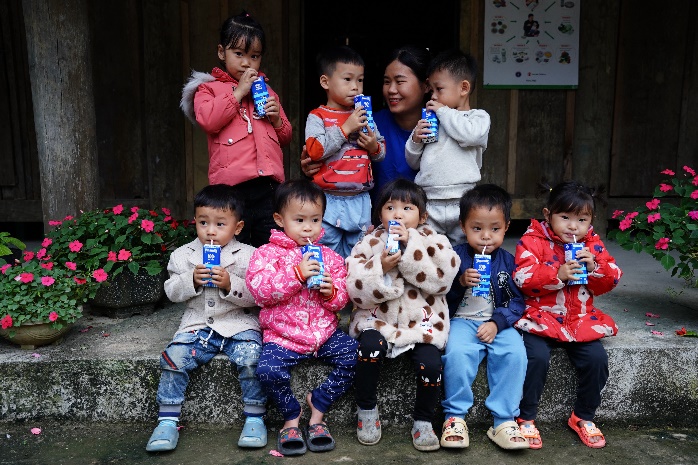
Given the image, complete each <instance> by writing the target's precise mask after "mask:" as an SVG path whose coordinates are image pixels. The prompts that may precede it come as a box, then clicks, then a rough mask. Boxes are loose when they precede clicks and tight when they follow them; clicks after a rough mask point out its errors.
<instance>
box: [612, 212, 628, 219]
mask: <svg viewBox="0 0 698 465" xmlns="http://www.w3.org/2000/svg"><path fill="white" fill-rule="evenodd" d="M623 213H625V212H624V211H623V210H616V211H614V212H613V216H612V217H611V218H613V219H614V220H615V219H616V218H618V217H619V216H620V215H622V214H623Z"/></svg>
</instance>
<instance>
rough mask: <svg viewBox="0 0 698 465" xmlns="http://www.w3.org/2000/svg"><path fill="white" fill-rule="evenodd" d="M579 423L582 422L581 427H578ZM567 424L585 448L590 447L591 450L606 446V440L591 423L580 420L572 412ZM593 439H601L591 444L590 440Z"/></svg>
mask: <svg viewBox="0 0 698 465" xmlns="http://www.w3.org/2000/svg"><path fill="white" fill-rule="evenodd" d="M580 421H582V422H584V423H582V426H579V422H580ZM567 424H568V425H569V427H570V428H572V429H573V430H574V432H575V433H577V435H578V436H579V439H581V440H582V442H583V443H584V445H585V446H587V447H591V448H592V449H601V448H602V447H604V446H605V445H606V438H605V437H604V435H603V433H602V432H601V430H600V429H598V428H597V427H596V425H595V424H594V422H593V421H589V420H582V419H581V418H579V417H578V416H577V415H575V414H574V412H572V415H571V416H570V419H569V420H567ZM593 437H600V438H601V439H600V440H598V441H597V442H591V441H590V439H591V438H593Z"/></svg>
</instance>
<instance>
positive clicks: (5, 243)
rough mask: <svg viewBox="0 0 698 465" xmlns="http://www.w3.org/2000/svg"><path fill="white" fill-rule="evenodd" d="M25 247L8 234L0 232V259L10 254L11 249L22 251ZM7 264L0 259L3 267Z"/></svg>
mask: <svg viewBox="0 0 698 465" xmlns="http://www.w3.org/2000/svg"><path fill="white" fill-rule="evenodd" d="M26 247H27V246H26V245H24V242H22V241H20V240H19V239H16V238H14V237H12V236H10V233H7V232H0V257H4V256H6V255H10V254H11V253H12V250H11V248H15V249H18V250H24V249H25V248H26ZM5 263H7V262H6V261H5V260H4V259H3V258H0V264H2V265H4V264H5Z"/></svg>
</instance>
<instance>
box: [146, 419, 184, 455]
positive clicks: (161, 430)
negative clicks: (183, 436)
mask: <svg viewBox="0 0 698 465" xmlns="http://www.w3.org/2000/svg"><path fill="white" fill-rule="evenodd" d="M178 440H179V431H177V422H175V421H172V420H162V421H160V423H159V424H158V426H157V427H156V428H155V430H154V431H153V434H152V435H151V436H150V439H148V444H147V445H146V446H145V450H147V451H148V452H165V451H168V450H174V449H175V448H176V447H177V441H178Z"/></svg>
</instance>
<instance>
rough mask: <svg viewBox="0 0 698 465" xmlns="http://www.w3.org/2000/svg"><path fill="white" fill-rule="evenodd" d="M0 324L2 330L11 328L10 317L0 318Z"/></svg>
mask: <svg viewBox="0 0 698 465" xmlns="http://www.w3.org/2000/svg"><path fill="white" fill-rule="evenodd" d="M0 324H2V329H7V328H11V327H12V317H11V316H10V315H5V316H4V317H2V320H0Z"/></svg>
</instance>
